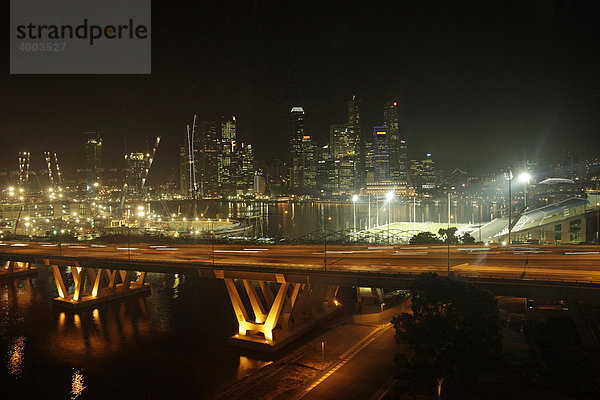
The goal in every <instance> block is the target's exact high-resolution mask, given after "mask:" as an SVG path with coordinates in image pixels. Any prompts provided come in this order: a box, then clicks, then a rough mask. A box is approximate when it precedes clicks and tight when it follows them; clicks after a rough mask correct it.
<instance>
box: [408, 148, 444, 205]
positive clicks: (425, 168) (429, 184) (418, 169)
mask: <svg viewBox="0 0 600 400" xmlns="http://www.w3.org/2000/svg"><path fill="white" fill-rule="evenodd" d="M410 181H411V185H412V186H413V188H414V189H415V190H416V191H417V192H418V193H420V194H424V195H432V194H433V191H434V190H435V188H436V183H437V182H436V181H437V173H436V169H435V162H434V161H433V157H432V155H431V153H427V154H426V155H425V157H424V158H423V159H421V160H412V161H411V166H410Z"/></svg>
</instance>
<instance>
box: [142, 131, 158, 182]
mask: <svg viewBox="0 0 600 400" xmlns="http://www.w3.org/2000/svg"><path fill="white" fill-rule="evenodd" d="M159 144H160V136H158V137H157V138H156V142H155V143H154V147H153V148H152V155H151V156H150V158H149V159H148V165H147V166H146V172H145V174H144V177H143V178H142V188H144V186H145V185H146V180H147V179H148V173H149V172H150V168H152V162H153V161H154V157H156V150H158V145H159Z"/></svg>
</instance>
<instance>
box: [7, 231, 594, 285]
mask: <svg viewBox="0 0 600 400" xmlns="http://www.w3.org/2000/svg"><path fill="white" fill-rule="evenodd" d="M2 253H6V254H26V255H29V256H38V257H40V258H46V257H56V256H64V257H73V258H77V257H85V258H88V259H89V258H98V259H99V260H115V261H118V260H128V261H131V262H135V261H143V262H154V263H160V262H165V263H169V262H170V263H173V262H176V263H178V264H180V265H185V266H187V265H189V266H190V267H194V266H211V265H213V264H214V265H215V266H217V267H218V266H219V265H222V266H244V267H256V268H257V269H260V268H261V267H292V268H294V267H295V268H304V269H315V270H321V271H322V270H323V269H324V266H325V264H326V265H327V270H329V271H350V272H352V271H357V272H358V271H362V272H398V273H411V274H418V273H422V272H437V273H441V274H445V273H447V271H448V265H450V269H451V270H452V271H453V272H454V273H457V274H461V275H463V276H469V277H478V278H505V279H536V280H550V281H569V282H573V281H579V282H593V283H600V247H599V246H475V245H457V246H450V248H449V249H448V247H447V246H444V245H441V246H440V245H431V246H417V245H414V246H408V245H395V246H353V245H327V252H326V253H325V249H324V246H322V245H320V246H319V245H250V244H218V245H214V246H213V245H211V244H200V245H153V244H131V245H127V244H89V243H62V244H60V245H58V244H56V243H47V242H7V241H4V242H0V259H1V258H2V257H1V256H2Z"/></svg>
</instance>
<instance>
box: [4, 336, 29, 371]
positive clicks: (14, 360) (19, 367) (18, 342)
mask: <svg viewBox="0 0 600 400" xmlns="http://www.w3.org/2000/svg"><path fill="white" fill-rule="evenodd" d="M25 340H26V339H25V338H24V337H23V336H21V337H18V338H15V339H13V341H12V344H11V345H10V350H9V351H8V363H7V367H8V372H10V374H11V375H13V376H15V377H17V378H21V377H22V376H23V364H24V362H25Z"/></svg>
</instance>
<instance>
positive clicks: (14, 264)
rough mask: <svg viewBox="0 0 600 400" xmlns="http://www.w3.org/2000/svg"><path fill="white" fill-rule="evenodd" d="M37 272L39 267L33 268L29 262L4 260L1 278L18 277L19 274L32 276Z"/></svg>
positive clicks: (0, 266) (0, 269)
mask: <svg viewBox="0 0 600 400" xmlns="http://www.w3.org/2000/svg"><path fill="white" fill-rule="evenodd" d="M35 274H37V269H36V268H32V267H31V264H30V263H28V262H21V261H2V263H1V264H0V279H4V278H16V277H19V276H30V275H35Z"/></svg>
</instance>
